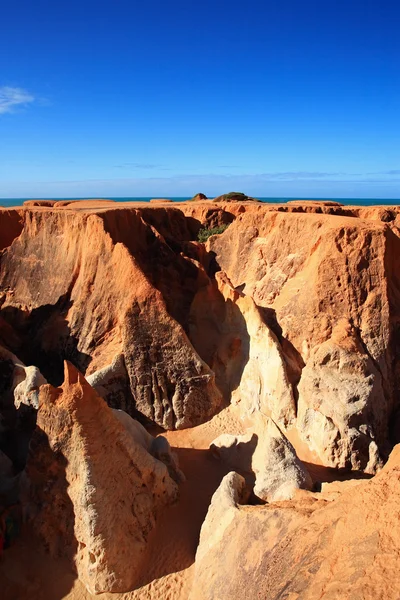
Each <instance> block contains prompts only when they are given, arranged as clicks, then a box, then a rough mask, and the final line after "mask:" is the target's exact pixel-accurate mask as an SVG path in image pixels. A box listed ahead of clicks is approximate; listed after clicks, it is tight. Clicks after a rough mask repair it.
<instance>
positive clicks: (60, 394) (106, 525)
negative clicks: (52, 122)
mask: <svg viewBox="0 0 400 600" xmlns="http://www.w3.org/2000/svg"><path fill="white" fill-rule="evenodd" d="M399 214H400V209H399V208H398V207H390V208H388V207H369V208H366V207H365V208H363V207H344V206H341V205H340V204H338V203H334V202H315V201H313V202H292V203H288V204H286V205H265V204H262V203H259V202H254V201H251V200H249V201H244V202H235V201H232V202H226V203H225V202H224V201H223V199H219V200H218V202H215V203H214V202H213V201H210V200H204V199H202V200H199V201H193V202H188V203H182V204H176V203H174V204H172V203H171V202H167V201H163V200H158V201H157V202H155V203H153V204H151V206H150V205H143V204H134V203H132V204H123V205H119V204H117V203H113V202H111V201H107V200H101V201H100V200H97V201H81V202H70V201H58V202H53V201H34V202H29V203H27V204H26V206H24V207H22V208H21V207H20V208H15V209H7V210H6V209H4V210H0V216H1V219H0V249H1V252H0V344H1V347H0V451H1V454H0V459H1V460H0V509H3V508H4V507H7V506H9V505H10V504H13V503H15V502H17V503H18V502H19V501H20V502H22V508H23V513H24V519H25V524H24V526H23V532H25V533H23V535H25V536H26V535H27V532H30V533H29V535H32V539H33V540H35V544H37V545H38V547H39V546H40V548H43V549H44V550H47V551H49V552H50V555H51V556H49V555H46V554H43V555H42V554H40V553H39V554H38V556H39V555H40V556H43V558H42V559H41V560H42V561H43V564H47V562H48V564H52V565H53V566H54V569H56V570H57V569H67V570H68V573H70V577H71V578H72V580H73V578H74V577H76V576H77V577H78V583H76V585H75V586H74V589H75V588H76V590H78V591H77V592H76V593H77V594H78V595H77V596H76V598H75V596H74V595H73V592H72V591H71V594H72V596H71V595H70V594H68V595H67V592H65V593H63V595H62V594H61V592H60V594H59V593H58V592H57V594H56V596H57V597H60V598H61V597H65V598H67V597H70V598H74V599H75V600H77V598H89V597H91V595H92V594H100V597H104V598H106V597H108V596H107V594H108V593H117V596H113V598H118V597H121V598H122V596H119V593H123V592H129V590H135V589H136V591H135V592H134V591H132V592H131V593H129V594H130V595H129V594H128V595H127V596H124V597H125V600H128V598H132V599H133V598H156V599H157V598H166V597H170V598H173V599H175V598H177V599H178V598H179V599H180V600H183V599H184V598H185V599H187V598H188V596H189V593H190V592H189V590H190V588H191V579H190V578H191V576H192V574H193V567H191V565H192V563H193V561H194V556H195V553H196V548H197V544H198V535H199V531H200V526H201V523H202V522H203V520H204V517H205V515H206V512H207V509H208V507H209V504H210V501H211V496H212V494H213V492H214V491H215V490H216V488H217V487H218V486H219V484H220V483H221V479H222V477H223V476H224V475H225V474H226V473H228V472H229V471H232V473H231V474H230V475H229V476H228V479H224V481H223V483H222V484H221V487H220V488H219V489H218V491H217V492H216V496H215V497H214V499H213V501H212V503H211V506H210V510H209V513H208V516H207V518H206V521H205V522H204V525H203V528H202V533H201V538H200V545H199V548H198V550H197V558H196V566H195V569H194V573H195V577H194V582H193V587H192V592H191V598H193V599H196V598H199V600H200V599H203V598H204V599H207V600H217V599H218V598H221V599H222V598H226V597H227V596H229V597H230V598H232V599H234V600H236V599H237V600H241V599H242V598H243V597H249V594H250V596H251V597H253V596H254V597H257V595H260V594H261V596H262V597H265V598H271V599H272V598H276V597H278V596H280V595H282V594H284V593H285V594H286V595H288V597H289V595H290V597H291V598H292V597H293V598H314V597H318V598H325V597H326V598H330V597H332V598H333V597H335V596H334V594H335V593H336V597H354V598H356V597H360V598H366V597H371V598H380V597H387V598H392V597H393V598H396V597H398V592H399V593H400V591H399V590H400V585H399V582H398V581H397V577H396V576H395V574H394V571H395V569H396V566H398V564H397V562H398V561H397V556H398V548H397V545H396V542H395V539H394V538H395V536H396V532H397V525H396V518H397V517H396V514H397V513H396V509H395V502H396V498H397V493H399V490H397V487H396V486H397V483H396V481H397V479H398V465H397V462H398V456H397V455H398V452H397V449H396V450H395V451H394V453H393V454H392V457H391V460H390V462H389V463H388V465H386V466H385V467H384V469H383V471H381V472H380V470H381V469H382V466H383V465H384V463H385V462H386V461H387V459H388V456H389V454H390V452H391V450H392V448H393V446H394V444H396V443H397V442H398V441H400V420H399V418H398V415H399V408H400V405H399V397H398V393H397V390H398V388H399V360H398V355H399V352H398V347H399V341H398V340H399V323H400V281H399V274H400V269H399V266H400V265H399V264H398V262H399V260H400V258H399V257H400V252H399V250H400V239H399V237H400V230H399V229H398V226H399V224H400V216H399ZM220 225H229V227H227V228H226V230H225V231H224V233H222V234H220V235H215V236H212V237H210V238H209V240H208V242H207V243H206V244H202V243H199V242H198V241H197V236H198V233H199V231H200V230H201V229H202V230H204V229H213V228H215V227H219V226H220ZM206 237H207V236H206ZM65 361H67V362H66V363H65ZM47 382H48V383H47ZM112 409H114V410H112ZM116 409H119V410H116ZM121 410H122V411H124V412H121ZM143 425H144V426H145V427H146V428H145V427H143ZM149 431H150V433H152V434H154V435H156V436H157V437H155V438H154V437H153V436H152V435H150V433H149ZM160 431H161V432H163V435H162V436H160V435H159V433H160ZM167 440H169V442H170V444H171V446H172V450H171V448H170V446H169V444H168V441H167ZM28 447H29V449H28ZM174 449H175V451H174ZM177 457H179V459H180V463H181V465H180V466H179V465H178V462H177ZM182 471H183V472H182ZM375 473H378V475H375V477H374V478H373V479H372V480H371V481H370V482H368V483H366V482H361V483H360V480H356V481H355V482H353V483H344V482H343V481H342V480H343V479H344V478H352V477H353V478H354V477H366V476H371V475H373V474H375ZM242 477H243V478H242ZM396 478H397V479H396ZM185 480H186V481H185ZM335 480H340V483H335V484H330V485H331V487H329V486H328V487H326V486H325V483H324V482H326V481H335ZM355 484H357V485H355ZM332 485H333V487H332ZM334 486H336V487H334ZM346 486H347V487H348V486H353V487H352V488H351V489H349V490H347V487H346ZM389 489H391V490H392V491H393V494H389V493H388V490H389ZM321 490H322V492H321ZM246 503H247V504H246ZM263 503H266V504H265V506H260V504H263ZM363 524H365V526H364V529H363ZM335 526H336V527H337V528H338V530H337V531H339V534H338V535H336V533H335ZM352 534H353V538H354V539H353V538H351V535H352ZM0 537H1V531H0ZM23 540H25V542H24V543H27V546H26V552H28V555H29V551H30V550H29V548H30V544H29V542H26V537H25V538H24V537H23ZM244 540H246V542H245V543H246V547H245V548H243V549H242V546H241V545H242V544H243V543H244ZM17 546H18V542H17V545H16V547H17ZM21 548H22V547H21ZM12 550H13V548H11V549H10V550H7V551H6V552H5V563H4V564H5V567H4V569H3V568H2V566H1V564H0V580H1V578H3V579H4V580H5V583H4V586H3V589H4V590H6V592H7V595H8V597H10V598H12V597H21V598H22V597H23V596H24V594H25V588H26V596H24V597H27V598H28V597H29V598H30V599H32V598H36V597H37V598H41V600H42V598H47V597H49V598H51V599H52V600H54V597H56V596H55V595H54V594H55V592H54V589H55V587H54V586H53V587H52V588H51V589H52V590H53V591H51V592H50V591H49V592H48V594H47V592H46V594H44V592H43V595H42V596H41V595H40V594H41V593H42V592H41V591H40V590H44V589H47V587H46V586H45V585H44V584H43V581H42V580H37V581H41V583H38V584H37V585H36V584H35V583H32V582H35V581H36V580H35V575H34V574H32V576H29V577H27V578H26V577H25V576H22V575H21V574H20V575H19V576H15V577H14V579H13V577H12V576H11V575H10V574H12V573H13V568H14V567H13V564H14V563H15V554H14V555H13V554H12V552H11V551H12ZM8 552H9V553H8ZM21 552H22V549H21ZM379 552H383V554H382V556H385V559H384V560H383V559H382V560H381V558H379ZM238 553H240V554H241V557H242V558H241V560H240V564H241V567H240V568H237V565H236V562H237V561H238ZM8 556H14V558H13V559H12V560H14V562H12V560H11V558H10V559H8V558H7V557H8ZM46 557H47V558H46ZM377 557H378V558H377ZM386 558H387V560H386ZM7 561H8V562H7ZM10 561H11V562H10ZM35 564H36V563H35ZM293 564H295V565H297V566H296V573H295V574H293V573H292V569H293ZM62 565H64V566H62ZM276 565H279V569H278V570H277V567H276ZM350 565H352V566H350ZM371 565H372V566H371ZM385 565H387V569H388V573H389V572H390V577H391V578H392V581H393V585H394V588H393V589H394V590H395V591H394V592H393V594H392V595H390V594H391V593H392V592H391V591H390V593H389V591H388V589H387V586H386V584H385V583H384V579H385ZM372 567H373V569H372ZM371 569H372V570H371ZM40 572H41V567H40V565H39V566H38V573H40ZM45 573H46V568H44V569H43V573H42V575H40V577H42V578H43V577H44V578H45V577H46V575H45ZM178 573H179V575H178ZM232 573H234V574H235V576H232ZM341 573H343V574H344V575H343V577H342V576H341ZM266 574H268V576H267V575H266ZM21 577H22V579H21ZM24 577H25V578H24ZM18 580H19V581H24V584H21V583H18V582H17V581H18ZM314 584H315V585H314ZM369 585H370V586H371V590H372V592H371V595H370V596H368V593H369V592H368V593H367V590H368V586H369ZM76 586H77V587H76ZM79 586H80V587H79ZM385 586H386V587H385ZM380 587H381V588H382V590H383V592H382V594H383V595H381V596H379V593H380V592H379V590H380ZM49 589H50V588H49ZM85 590H86V591H85ZM224 590H226V592H225V591H224ZM242 590H246V595H245V596H243V593H242ZM285 590H286V591H285ZM228 592H229V593H228ZM103 593H104V594H103ZM374 594H375V595H374ZM385 594H386V596H385ZM396 594H397V596H396Z"/></svg>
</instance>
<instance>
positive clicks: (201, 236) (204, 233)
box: [197, 223, 229, 244]
mask: <svg viewBox="0 0 400 600" xmlns="http://www.w3.org/2000/svg"><path fill="white" fill-rule="evenodd" d="M227 227H229V223H226V224H225V225H219V226H218V227H212V229H200V231H199V233H198V234H197V239H198V241H199V242H203V244H204V242H206V241H207V240H208V238H209V237H210V236H212V235H218V234H220V233H224V231H225V229H227Z"/></svg>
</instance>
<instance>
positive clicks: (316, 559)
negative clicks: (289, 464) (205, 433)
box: [190, 446, 400, 600]
mask: <svg viewBox="0 0 400 600" xmlns="http://www.w3.org/2000/svg"><path fill="white" fill-rule="evenodd" d="M399 470H400V448H399V446H396V448H395V450H394V451H393V453H392V455H391V457H390V460H389V462H388V464H387V465H386V466H385V467H384V469H383V470H382V471H381V473H379V474H378V475H376V476H375V477H374V478H373V479H372V480H371V481H368V482H357V486H356V487H354V485H352V486H351V487H350V488H349V489H346V488H344V491H342V493H340V492H339V494H338V495H337V499H335V500H332V498H331V497H330V496H329V492H328V493H327V494H326V495H325V494H311V493H310V492H302V495H300V496H299V498H298V499H295V500H293V501H287V502H275V503H272V504H267V505H265V506H262V507H261V506H248V505H247V506H246V505H243V500H241V497H240V490H241V485H242V483H243V479H242V478H240V476H239V475H237V474H235V473H230V474H229V476H227V477H226V478H225V479H224V480H223V482H222V484H221V487H220V488H219V489H218V490H217V492H216V493H215V495H214V497H213V499H212V502H211V505H210V509H209V512H208V515H207V518H206V520H205V522H204V525H203V527H202V531H201V536H200V544H199V548H198V550H197V554H196V569H195V579H194V583H193V588H192V593H191V595H190V600H210V598H215V599H217V598H218V599H219V598H221V599H222V598H232V600H241V599H242V598H244V597H246V598H258V597H260V598H265V599H266V600H272V599H273V598H280V597H288V598H289V597H290V598H301V599H302V600H317V599H319V598H321V597H323V598H326V600H336V599H337V598H371V599H372V598H374V599H375V598H385V599H387V600H396V599H397V598H398V594H399V589H400V576H399V569H398V566H399V559H398V556H399V551H400V547H399V536H398V527H399V517H400V511H399V504H398V497H399V494H400V478H399Z"/></svg>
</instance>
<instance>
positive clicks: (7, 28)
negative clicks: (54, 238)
mask: <svg viewBox="0 0 400 600" xmlns="http://www.w3.org/2000/svg"><path fill="white" fill-rule="evenodd" d="M399 31H400V2H399V1H398V0H393V1H388V0H335V1H333V0H315V1H310V0H302V1H300V0H275V1H271V0H264V1H252V0H247V2H245V1H244V0H242V1H241V2H237V1H232V0H231V1H229V2H228V1H225V0H223V1H221V0H213V1H210V0H203V1H202V2H197V3H191V2H188V0H185V1H184V2H183V1H180V0H179V1H177V0H169V1H168V2H167V1H166V0H164V1H153V0H147V2H143V1H142V2H138V1H137V0H129V1H127V0H118V1H117V0H115V1H114V2H111V1H109V0H108V1H101V0H97V1H96V2H93V1H91V0H79V2H78V1H76V0H70V1H69V2H56V1H54V0H51V1H48V0H35V1H33V0H14V1H13V2H4V3H3V4H2V9H1V22H0V197H29V196H30V197H52V196H57V197H63V196H64V197H74V196H141V195H144V196H153V195H163V196H180V195H191V194H194V193H196V192H204V193H206V194H207V195H214V194H218V193H221V192H224V191H230V190H238V191H244V192H247V193H249V194H254V195H258V196H298V197H307V196H309V197H365V198H368V197H375V198H400V34H399Z"/></svg>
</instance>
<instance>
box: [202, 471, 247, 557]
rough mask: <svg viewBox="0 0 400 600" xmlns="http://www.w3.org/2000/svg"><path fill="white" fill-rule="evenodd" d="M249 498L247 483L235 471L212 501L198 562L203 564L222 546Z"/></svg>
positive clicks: (224, 480) (225, 479) (226, 478)
mask: <svg viewBox="0 0 400 600" xmlns="http://www.w3.org/2000/svg"><path fill="white" fill-rule="evenodd" d="M248 496H249V493H248V490H247V489H246V482H245V480H244V478H243V477H242V476H241V475H239V474H238V473H235V471H231V472H230V473H228V474H227V475H225V477H224V478H223V480H222V481H221V484H220V485H219V487H218V489H217V491H216V492H215V494H214V495H213V497H212V499H211V503H210V507H209V509H208V512H207V516H206V519H205V521H204V523H203V525H202V528H201V532H200V541H199V546H198V548H197V552H196V562H197V561H198V562H201V560H202V558H203V557H204V556H205V555H206V554H207V553H208V552H209V551H210V549H211V548H214V547H216V546H218V545H219V544H220V542H221V540H222V539H223V537H224V534H225V531H226V530H227V529H229V526H230V524H231V523H232V521H233V520H234V518H235V514H236V512H237V510H238V506H239V504H244V503H245V502H246V501H247V499H248Z"/></svg>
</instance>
